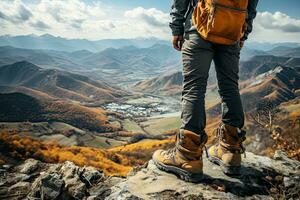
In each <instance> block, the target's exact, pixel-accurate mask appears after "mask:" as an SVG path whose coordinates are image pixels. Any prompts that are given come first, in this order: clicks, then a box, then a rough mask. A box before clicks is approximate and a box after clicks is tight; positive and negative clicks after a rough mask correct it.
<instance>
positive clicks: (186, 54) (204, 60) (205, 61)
mask: <svg viewBox="0 0 300 200" xmlns="http://www.w3.org/2000/svg"><path fill="white" fill-rule="evenodd" d="M212 57H213V50H212V48H211V43H209V42H206V41H204V40H203V39H201V38H200V36H199V34H198V33H192V34H188V35H186V37H185V42H184V44H183V49H182V58H183V77H184V81H183V92H182V126H181V129H180V133H179V134H177V135H176V145H175V147H173V148H172V149H169V150H166V151H165V150H157V151H155V152H154V154H153V156H152V159H153V161H154V163H155V165H156V166H157V167H158V168H159V169H161V170H164V171H167V172H171V173H174V174H176V175H178V176H179V177H180V178H182V179H184V180H187V181H191V182H198V181H200V180H201V179H202V178H203V161H202V152H203V148H204V145H205V143H206V142H207V135H206V134H205V132H204V127H205V107H204V97H205V91H206V84H207V78H208V71H209V67H210V64H211V61H212Z"/></svg>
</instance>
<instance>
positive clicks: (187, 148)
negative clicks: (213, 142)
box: [152, 130, 207, 182]
mask: <svg viewBox="0 0 300 200" xmlns="http://www.w3.org/2000/svg"><path fill="white" fill-rule="evenodd" d="M206 142H207V135H206V134H205V133H203V134H201V135H198V134H196V133H194V132H192V131H188V130H181V131H180V133H179V134H178V135H176V143H175V147H173V148H172V149H169V150H157V151H155V152H154V154H153V156H152V159H153V161H154V163H155V165H156V166H157V167H158V168H159V169H161V170H163V171H167V172H170V173H173V174H175V175H177V176H179V177H180V178H181V179H183V180H185V181H188V182H199V181H200V180H201V179H202V176H203V171H202V168H203V162H202V151H203V147H204V145H205V143H206Z"/></svg>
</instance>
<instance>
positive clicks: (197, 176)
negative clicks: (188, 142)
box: [152, 159, 203, 183]
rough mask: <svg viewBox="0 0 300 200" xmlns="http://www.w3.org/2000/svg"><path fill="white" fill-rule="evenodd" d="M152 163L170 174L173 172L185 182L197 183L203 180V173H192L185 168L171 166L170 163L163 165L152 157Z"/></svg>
mask: <svg viewBox="0 0 300 200" xmlns="http://www.w3.org/2000/svg"><path fill="white" fill-rule="evenodd" d="M152 160H153V162H154V164H155V165H156V166H157V168H158V169H160V170H162V171H166V172H169V173H172V174H175V175H176V176H178V177H179V178H180V179H182V180H184V181H187V182H192V183H198V182H200V181H201V180H203V173H192V172H188V171H186V170H183V169H181V168H179V167H175V166H171V165H165V164H163V163H161V162H159V161H156V160H154V159H152Z"/></svg>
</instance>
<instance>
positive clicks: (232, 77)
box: [181, 32, 244, 134]
mask: <svg viewBox="0 0 300 200" xmlns="http://www.w3.org/2000/svg"><path fill="white" fill-rule="evenodd" d="M239 59H240V47H239V45H238V44H236V45H220V44H215V43H212V42H209V41H206V40H204V39H202V38H201V37H200V35H199V34H198V33H197V32H190V33H186V35H185V42H184V43H183V47H182V61H183V90H182V98H181V104H182V113H181V120H182V125H181V129H185V130H190V131H193V132H195V133H198V134H201V133H202V132H203V131H204V129H205V124H206V115H205V99H204V98H205V93H206V86H207V79H208V73H209V69H210V65H211V62H212V61H214V63H215V68H216V73H217V79H218V88H219V90H218V91H219V94H220V96H221V100H222V103H221V106H222V121H223V123H225V124H228V125H231V126H234V127H238V128H242V127H243V125H244V112H243V107H242V103H241V98H240V93H239V87H238V80H239V76H238V73H239ZM216 120H217V119H216Z"/></svg>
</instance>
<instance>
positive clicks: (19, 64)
mask: <svg viewBox="0 0 300 200" xmlns="http://www.w3.org/2000/svg"><path fill="white" fill-rule="evenodd" d="M9 66H13V67H26V68H32V69H41V68H40V67H39V66H37V65H35V64H32V63H31V62H28V61H26V60H23V61H20V62H16V63H14V64H11V65H9Z"/></svg>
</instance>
